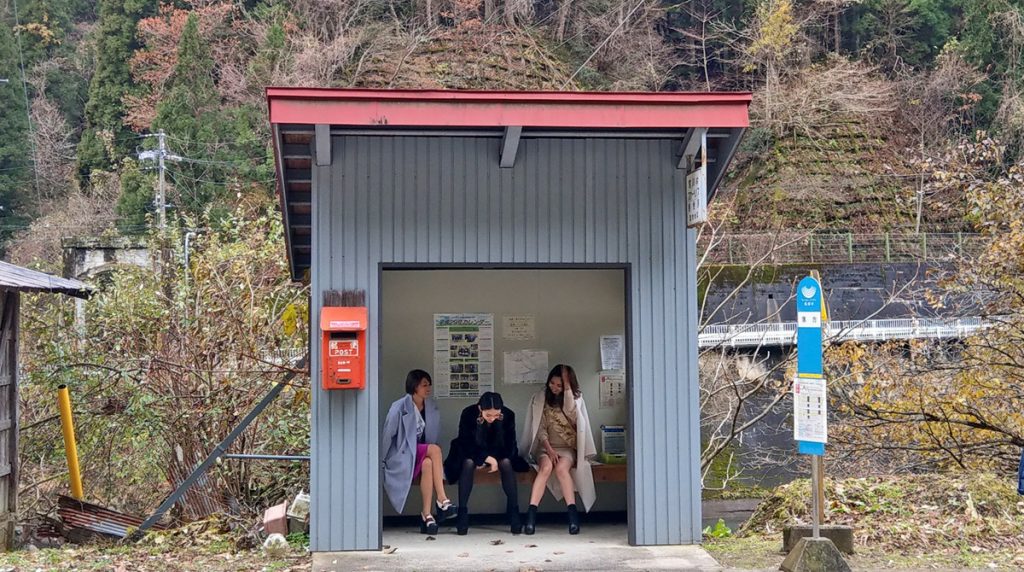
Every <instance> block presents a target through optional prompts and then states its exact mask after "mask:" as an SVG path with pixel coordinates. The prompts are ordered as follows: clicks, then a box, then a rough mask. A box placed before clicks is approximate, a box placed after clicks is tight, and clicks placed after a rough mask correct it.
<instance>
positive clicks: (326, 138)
mask: <svg viewBox="0 0 1024 572" xmlns="http://www.w3.org/2000/svg"><path fill="white" fill-rule="evenodd" d="M314 141H315V144H316V153H315V154H316V164H317V166H318V167H327V166H330V164H331V126H330V125H325V124H323V123H317V125H316V135H315V136H314Z"/></svg>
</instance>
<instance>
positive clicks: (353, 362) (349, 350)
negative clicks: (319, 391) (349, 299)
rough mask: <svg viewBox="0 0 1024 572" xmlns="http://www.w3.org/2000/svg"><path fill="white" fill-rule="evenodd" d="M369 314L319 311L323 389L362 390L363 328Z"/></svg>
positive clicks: (355, 310)
mask: <svg viewBox="0 0 1024 572" xmlns="http://www.w3.org/2000/svg"><path fill="white" fill-rule="evenodd" d="M368 323H369V311H368V310H367V309H366V308H362V307H337V306H331V307H326V308H323V309H321V310H320V335H321V337H322V338H323V340H322V344H321V349H320V358H321V360H322V369H323V379H322V382H321V386H322V387H323V388H324V389H365V388H366V350H367V347H366V327H367V324H368Z"/></svg>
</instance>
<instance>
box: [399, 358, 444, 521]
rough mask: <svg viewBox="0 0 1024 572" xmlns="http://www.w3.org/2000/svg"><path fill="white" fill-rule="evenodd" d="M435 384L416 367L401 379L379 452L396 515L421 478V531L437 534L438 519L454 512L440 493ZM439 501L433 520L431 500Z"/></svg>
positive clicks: (441, 488)
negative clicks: (402, 390) (402, 387)
mask: <svg viewBox="0 0 1024 572" xmlns="http://www.w3.org/2000/svg"><path fill="white" fill-rule="evenodd" d="M433 383H434V382H433V380H431V379H430V374H429V373H427V372H425V371H423V370H422V369H414V370H412V371H410V372H409V375H408V376H406V378H405V393H406V395H405V396H404V397H401V398H399V399H398V400H396V401H395V402H394V403H392V404H391V408H390V409H389V410H388V415H387V418H386V419H385V421H384V429H383V430H382V431H381V451H382V452H383V453H384V463H383V465H384V491H385V492H386V493H387V495H388V498H390V499H391V505H392V506H394V507H395V510H396V511H398V512H399V513H400V512H402V508H403V507H404V506H405V500H406V498H407V497H408V496H409V488H410V487H411V485H412V481H413V480H415V479H416V477H420V493H421V495H422V497H423V510H422V511H421V512H420V520H421V522H420V532H422V533H424V534H431V535H433V534H437V529H438V526H437V521H438V520H446V519H449V518H452V517H453V516H455V514H456V509H455V507H454V506H453V505H452V501H450V500H448V495H446V494H445V490H444V473H443V470H444V465H443V463H442V460H441V447H440V446H439V445H438V444H437V442H438V437H439V436H440V433H441V418H440V415H439V414H438V409H437V403H435V402H434V400H433V399H431V397H430V393H431V388H432V386H433ZM434 496H436V497H437V514H438V517H437V518H434V515H433V512H434V511H433V510H431V509H432V508H433V507H432V506H431V501H432V500H433V497H434Z"/></svg>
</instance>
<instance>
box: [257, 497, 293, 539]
mask: <svg viewBox="0 0 1024 572" xmlns="http://www.w3.org/2000/svg"><path fill="white" fill-rule="evenodd" d="M263 532H264V533H265V534H268V535H270V534H274V533H277V534H280V535H281V536H287V535H288V501H285V502H283V503H281V504H279V505H275V506H272V507H270V508H268V509H267V510H266V511H264V513H263Z"/></svg>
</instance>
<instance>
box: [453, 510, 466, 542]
mask: <svg viewBox="0 0 1024 572" xmlns="http://www.w3.org/2000/svg"><path fill="white" fill-rule="evenodd" d="M468 532H469V508H468V507H464V506H460V507H459V516H458V517H457V520H456V521H455V533H456V534H458V535H459V536H465V535H466V533H468Z"/></svg>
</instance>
